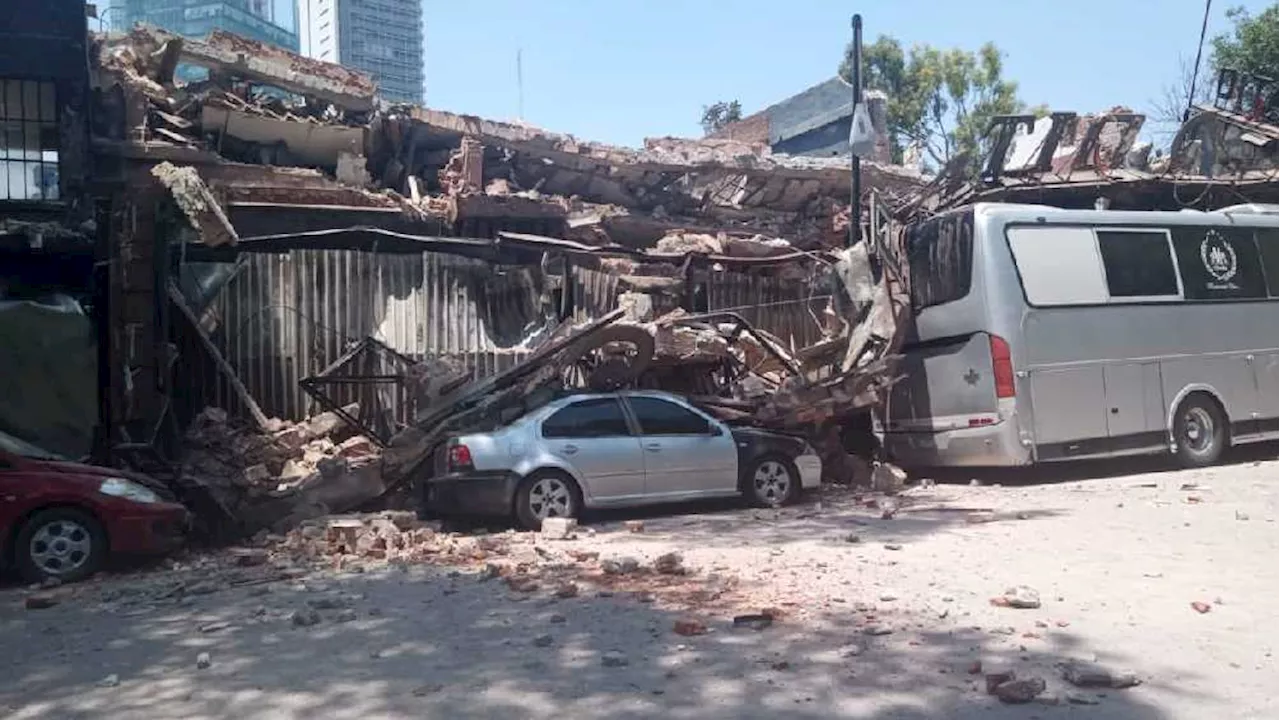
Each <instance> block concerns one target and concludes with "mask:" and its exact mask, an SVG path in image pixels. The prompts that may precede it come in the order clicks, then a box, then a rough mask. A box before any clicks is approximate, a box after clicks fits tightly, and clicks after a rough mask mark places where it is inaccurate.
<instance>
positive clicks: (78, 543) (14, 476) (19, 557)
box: [0, 433, 188, 582]
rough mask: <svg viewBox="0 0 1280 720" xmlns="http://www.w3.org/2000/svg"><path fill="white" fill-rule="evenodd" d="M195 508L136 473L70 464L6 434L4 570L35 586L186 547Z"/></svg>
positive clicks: (0, 518)
mask: <svg viewBox="0 0 1280 720" xmlns="http://www.w3.org/2000/svg"><path fill="white" fill-rule="evenodd" d="M187 525H188V515H187V510H186V508H184V507H183V506H182V505H179V504H177V503H174V502H169V501H167V500H165V499H164V498H162V497H161V496H160V494H159V493H157V492H156V491H155V490H153V489H151V488H150V487H148V486H147V484H146V479H145V478H142V477H139V476H138V475H136V474H133V473H129V472H125V471H122V470H114V469H111V468H104V467H97V466H94V465H82V464H80V463H75V462H66V461H65V460H64V459H62V458H59V457H57V456H54V455H51V454H49V453H47V452H45V451H43V450H40V449H39V448H36V447H34V446H32V445H29V444H28V443H25V442H23V441H21V440H18V439H17V438H14V437H12V436H10V435H6V434H4V433H0V566H4V567H17V569H18V570H19V571H20V572H21V573H22V575H23V577H25V578H26V579H27V580H30V581H32V582H37V581H41V580H45V579H47V578H56V579H58V580H61V581H63V582H74V581H76V580H81V579H83V578H86V577H88V576H90V575H92V574H93V573H94V572H96V571H98V570H99V569H100V568H101V567H102V565H103V563H105V562H106V561H107V558H108V556H112V555H114V556H120V555H157V554H163V553H166V552H168V551H170V550H173V549H174V548H176V547H177V546H178V545H180V544H181V543H182V539H183V535H184V533H185V531H186V528H187Z"/></svg>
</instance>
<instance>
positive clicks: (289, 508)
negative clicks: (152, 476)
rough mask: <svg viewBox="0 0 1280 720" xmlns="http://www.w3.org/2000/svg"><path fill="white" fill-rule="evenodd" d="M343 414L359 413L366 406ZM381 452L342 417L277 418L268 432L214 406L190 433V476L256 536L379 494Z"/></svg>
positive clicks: (241, 527) (243, 529) (331, 414)
mask: <svg viewBox="0 0 1280 720" xmlns="http://www.w3.org/2000/svg"><path fill="white" fill-rule="evenodd" d="M343 410H344V411H345V412H347V413H348V414H351V415H354V414H357V413H358V412H359V407H358V406H356V405H349V406H347V407H344V408H343ZM379 455H380V452H379V449H378V448H377V446H376V445H374V444H373V442H372V441H371V440H370V439H369V438H367V437H365V436H363V435H359V434H355V429H354V428H352V427H351V426H350V425H348V424H347V423H346V422H344V421H343V420H342V418H341V417H340V416H339V415H338V414H337V413H334V412H324V413H320V414H319V415H316V416H314V417H311V418H309V419H307V420H305V421H303V422H299V423H289V422H285V421H282V420H278V419H272V420H271V421H269V427H268V428H267V430H266V432H260V431H257V430H255V429H252V428H248V427H240V426H237V425H235V424H233V423H232V422H230V421H229V419H228V417H227V413H226V412H225V411H224V410H221V409H219V408H206V409H205V410H203V411H202V412H201V413H200V414H199V415H198V416H197V417H196V419H195V420H194V421H193V422H192V424H191V426H190V427H189V428H188V431H187V436H186V450H185V453H184V456H183V467H182V471H183V475H184V477H186V478H189V479H192V480H194V481H195V482H198V483H199V484H200V485H201V486H203V487H204V488H205V489H207V490H208V491H209V493H210V494H211V495H212V496H213V497H214V498H215V499H216V500H217V501H218V503H219V505H220V506H221V507H222V508H223V510H224V512H225V513H226V515H227V516H228V518H229V519H231V520H232V521H233V522H235V523H236V524H237V526H238V527H237V528H236V529H237V530H238V531H239V532H240V533H244V534H252V533H254V532H257V531H259V530H261V529H263V528H268V527H274V528H277V529H284V528H288V527H291V526H293V525H295V524H296V523H298V522H300V521H301V520H304V519H306V518H308V517H319V516H322V515H326V514H328V513H330V512H343V511H346V510H350V509H352V508H355V507H357V506H359V505H361V504H362V503H364V502H367V501H369V500H371V499H373V498H376V497H378V496H379V495H381V494H382V493H383V490H384V488H383V486H382V482H381V471H380V468H379Z"/></svg>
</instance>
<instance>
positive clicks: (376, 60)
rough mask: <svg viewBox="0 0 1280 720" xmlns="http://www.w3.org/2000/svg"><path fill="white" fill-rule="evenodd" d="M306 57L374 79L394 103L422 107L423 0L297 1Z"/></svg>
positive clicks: (386, 96)
mask: <svg viewBox="0 0 1280 720" xmlns="http://www.w3.org/2000/svg"><path fill="white" fill-rule="evenodd" d="M298 34H299V39H300V41H301V44H302V54H303V55H306V56H307V57H310V58H315V59H317V60H324V61H326V62H332V63H338V64H339V65H344V66H346V67H349V68H353V69H355V70H360V71H362V72H366V73H368V74H370V75H372V76H373V79H374V81H375V82H377V84H378V94H379V95H380V96H381V97H382V98H383V99H385V100H389V101H392V102H405V103H413V104H416V105H420V104H422V85H423V69H422V52H423V51H422V5H421V0H298Z"/></svg>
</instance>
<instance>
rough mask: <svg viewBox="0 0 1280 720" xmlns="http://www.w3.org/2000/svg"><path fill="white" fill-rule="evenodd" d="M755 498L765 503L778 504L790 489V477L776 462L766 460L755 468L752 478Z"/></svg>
mask: <svg viewBox="0 0 1280 720" xmlns="http://www.w3.org/2000/svg"><path fill="white" fill-rule="evenodd" d="M753 481H754V483H755V489H756V497H758V498H760V499H761V500H763V501H766V502H778V501H780V500H782V499H783V498H785V497H786V496H787V491H788V490H790V489H791V475H790V473H788V472H787V469H786V468H785V467H783V466H782V463H780V462H778V461H777V460H766V461H764V462H762V463H760V466H759V467H757V468H756V474H755V477H754V478H753Z"/></svg>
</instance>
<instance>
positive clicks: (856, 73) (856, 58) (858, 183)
mask: <svg viewBox="0 0 1280 720" xmlns="http://www.w3.org/2000/svg"><path fill="white" fill-rule="evenodd" d="M850 70H851V72H850V75H851V76H852V77H850V78H849V79H850V80H852V81H853V82H852V85H853V118H852V120H851V122H850V125H849V156H850V163H851V167H850V168H849V169H850V171H851V175H852V177H851V180H850V187H849V238H848V247H852V246H854V245H857V244H858V242H859V241H861V240H862V158H860V157H858V152H859V151H858V148H857V147H855V143H854V135H855V134H857V133H858V131H859V129H860V128H859V127H858V126H859V122H858V120H859V116H858V111H859V110H860V109H861V108H859V106H860V105H862V15H860V14H855V15H854V16H853V67H852V68H851V69H850Z"/></svg>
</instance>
